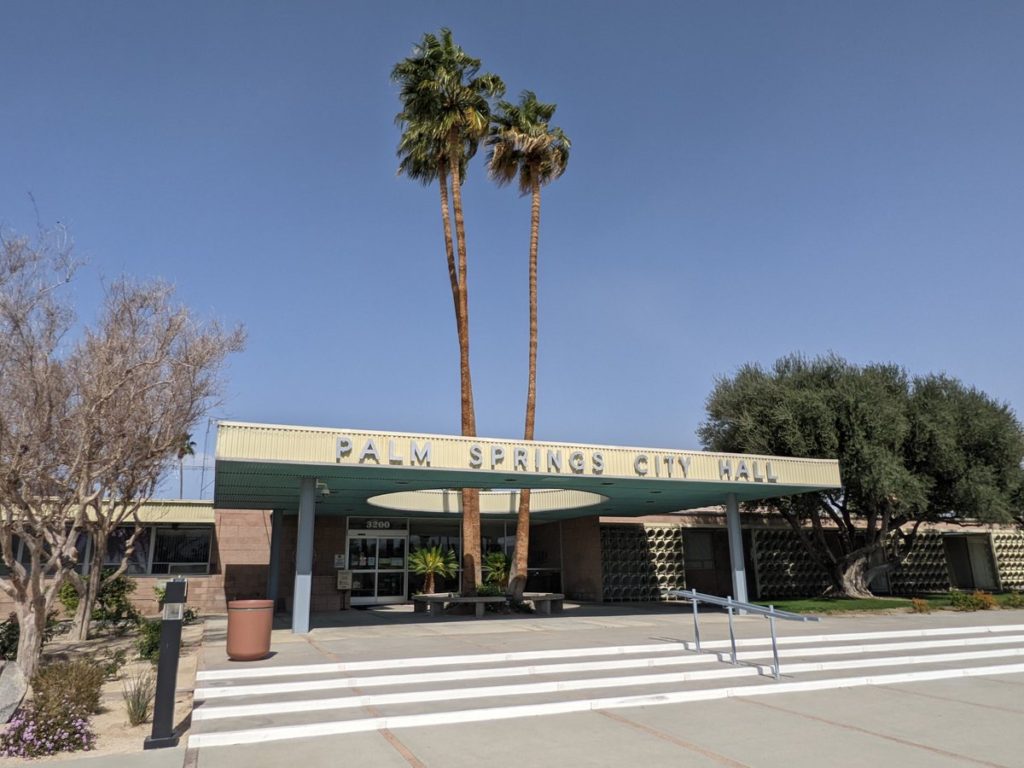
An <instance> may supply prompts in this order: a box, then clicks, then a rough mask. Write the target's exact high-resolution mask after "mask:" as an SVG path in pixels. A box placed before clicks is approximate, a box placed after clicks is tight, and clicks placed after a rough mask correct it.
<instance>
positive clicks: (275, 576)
mask: <svg viewBox="0 0 1024 768" xmlns="http://www.w3.org/2000/svg"><path fill="white" fill-rule="evenodd" d="M283 527H284V512H283V511H282V510H280V509H275V510H274V511H273V512H271V513H270V565H269V566H268V568H267V599H268V600H273V601H274V605H275V606H276V605H277V597H278V595H277V593H278V590H279V588H280V581H281V579H280V575H281V534H282V532H283V531H282V528H283Z"/></svg>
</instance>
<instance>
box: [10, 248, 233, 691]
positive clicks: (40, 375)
mask: <svg viewBox="0 0 1024 768" xmlns="http://www.w3.org/2000/svg"><path fill="white" fill-rule="evenodd" d="M74 273H75V264H74V262H73V261H72V259H71V247H70V243H69V242H68V240H67V238H66V237H65V236H63V234H62V233H54V232H47V233H43V234H41V235H40V236H39V237H37V238H36V239H34V240H30V239H29V238H25V237H17V236H10V235H3V236H0V549H2V554H3V560H4V564H5V565H6V567H7V570H8V572H9V574H8V577H7V578H6V579H3V580H0V589H3V590H4V591H5V592H6V593H7V594H8V595H9V596H10V597H11V598H12V599H13V600H14V603H15V613H16V615H17V617H18V622H19V624H20V627H21V635H20V640H19V647H18V659H19V663H21V665H22V666H23V668H24V669H25V672H26V675H28V676H30V675H31V672H32V670H33V669H34V667H35V664H36V663H37V660H38V657H39V652H40V649H41V639H42V630H43V628H44V626H45V621H46V614H47V613H48V612H49V611H50V609H51V608H52V606H53V604H54V600H55V598H56V595H57V592H58V590H59V588H60V586H61V584H63V583H64V581H65V580H70V582H71V583H72V584H73V585H74V586H75V588H76V590H77V591H78V592H79V606H78V610H77V615H76V617H75V630H74V631H75V633H76V636H77V637H79V638H85V637H87V636H88V631H89V617H90V615H91V613H92V610H93V607H94V605H95V600H96V595H97V593H98V591H99V587H100V583H101V579H102V577H103V575H102V572H103V564H104V562H105V560H106V552H107V538H108V536H109V535H110V533H111V532H112V531H113V530H114V529H115V528H117V527H118V526H121V525H125V524H128V525H135V526H136V535H137V534H138V531H139V528H138V526H137V511H138V509H139V507H140V506H141V504H143V503H144V502H145V501H147V500H148V499H149V498H151V497H152V495H153V492H154V491H155V489H156V486H157V483H158V481H159V479H160V478H161V476H162V475H163V474H164V473H165V472H166V471H168V470H169V469H170V468H171V467H172V466H173V462H174V461H175V458H176V455H177V450H178V449H179V448H180V446H181V441H182V437H183V435H185V434H187V433H188V432H189V429H190V427H191V426H192V425H193V424H194V423H195V422H196V421H197V420H198V419H199V418H201V417H202V416H203V415H204V414H205V413H207V412H208V410H209V409H210V408H211V407H213V405H214V404H215V403H216V401H217V397H218V395H219V392H220V390H221V373H222V370H223V366H224V362H225V359H226V357H227V356H228V355H229V354H230V353H232V352H234V351H237V350H239V349H241V347H242V344H243V341H244V339H243V334H242V331H241V330H239V329H236V330H231V331H228V330H225V329H223V328H222V327H221V326H220V325H218V324H217V323H201V322H199V321H197V320H196V319H195V317H194V316H193V314H192V313H191V312H190V311H189V310H188V309H186V308H184V307H182V306H179V305H177V304H176V303H175V302H174V300H173V290H172V289H171V288H170V287H169V286H168V285H166V284H163V283H159V282H153V283H135V282H132V281H130V280H127V279H122V280H117V281H115V282H113V283H112V284H111V285H110V286H108V287H107V289H106V291H105V293H104V297H103V305H102V309H101V311H100V315H99V318H98V320H97V321H96V322H95V324H94V325H92V326H87V327H85V328H81V327H80V326H78V325H76V316H75V313H74V311H73V308H72V306H71V303H70V298H69V297H68V296H67V295H66V294H67V291H65V290H62V287H63V286H65V285H66V284H67V283H68V282H70V281H71V279H72V277H73V275H74ZM83 535H88V536H89V537H91V539H92V542H93V546H92V555H91V557H90V564H89V565H90V568H89V570H90V573H91V577H90V578H82V576H80V575H79V574H78V573H77V572H76V570H75V566H76V565H77V564H78V563H79V560H80V558H81V556H82V554H83V553H82V552H81V551H79V543H80V542H81V541H82V540H83ZM15 537H17V539H19V540H20V541H21V542H22V550H23V555H22V559H21V561H19V560H18V559H17V557H16V555H17V552H16V550H15V546H14V542H15ZM133 540H134V537H132V539H130V540H129V549H128V552H126V554H125V558H124V560H122V562H121V564H120V567H119V568H117V569H115V572H114V574H113V575H117V574H118V573H121V572H123V571H124V569H125V568H126V562H127V559H128V557H129V556H130V555H131V546H132V544H133Z"/></svg>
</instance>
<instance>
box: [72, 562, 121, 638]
mask: <svg viewBox="0 0 1024 768" xmlns="http://www.w3.org/2000/svg"><path fill="white" fill-rule="evenodd" d="M112 572H113V570H112V569H109V568H108V569H106V570H105V571H104V574H105V577H104V580H103V581H101V582H100V589H99V592H98V593H97V595H96V606H95V608H93V611H92V617H91V618H92V621H94V622H96V623H97V624H103V625H106V626H108V627H114V628H115V629H122V630H123V629H126V628H128V627H130V626H133V625H134V624H136V623H138V621H139V612H138V611H137V610H136V608H135V606H134V605H132V602H131V595H132V593H133V592H135V589H136V584H135V581H134V580H133V579H130V578H128V577H127V576H125V575H124V574H123V573H122V574H121V575H119V576H114V577H108V576H106V574H108V573H112ZM86 580H88V577H87V578H86ZM59 599H60V603H61V605H62V606H64V610H65V611H66V612H67V613H68V615H70V616H74V615H75V612H76V611H77V610H78V603H79V599H80V595H79V594H78V590H77V589H75V586H74V584H72V583H71V582H70V581H69V582H65V583H64V585H63V586H62V587H61V588H60V593H59Z"/></svg>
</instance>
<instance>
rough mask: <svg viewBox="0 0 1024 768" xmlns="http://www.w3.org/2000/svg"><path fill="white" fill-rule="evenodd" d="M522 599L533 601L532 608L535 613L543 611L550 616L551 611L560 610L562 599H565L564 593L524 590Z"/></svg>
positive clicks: (558, 611)
mask: <svg viewBox="0 0 1024 768" xmlns="http://www.w3.org/2000/svg"><path fill="white" fill-rule="evenodd" d="M523 600H524V601H526V600H529V601H530V602H531V603H533V608H534V610H535V611H537V613H543V614H547V615H549V616H550V615H551V613H552V612H554V613H561V612H562V601H564V600H565V595H559V594H557V593H554V592H550V593H541V592H525V593H523Z"/></svg>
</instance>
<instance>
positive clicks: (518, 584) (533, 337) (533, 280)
mask: <svg viewBox="0 0 1024 768" xmlns="http://www.w3.org/2000/svg"><path fill="white" fill-rule="evenodd" d="M532 191H533V195H532V200H531V205H530V363H529V369H530V372H529V375H528V376H527V385H526V429H525V432H524V435H523V437H524V439H526V440H533V427H534V423H535V421H536V418H537V241H538V238H539V236H540V182H539V181H538V180H537V175H536V173H535V174H534V177H533V190H532ZM529 551H530V489H529V488H524V489H523V490H522V491H520V493H519V511H518V514H517V515H516V550H515V556H514V557H513V559H512V578H511V580H510V581H509V592H510V593H511V594H512V595H513V596H514V597H515V598H516V599H517V600H522V598H523V591H524V590H525V589H526V576H527V568H528V556H529Z"/></svg>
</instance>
